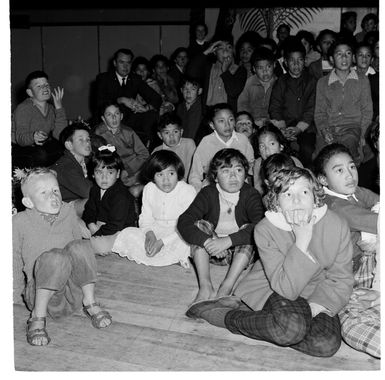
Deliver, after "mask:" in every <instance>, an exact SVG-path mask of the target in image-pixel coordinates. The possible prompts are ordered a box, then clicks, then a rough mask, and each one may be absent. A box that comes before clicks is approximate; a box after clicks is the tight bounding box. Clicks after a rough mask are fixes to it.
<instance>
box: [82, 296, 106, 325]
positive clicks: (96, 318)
mask: <svg viewBox="0 0 385 380" xmlns="http://www.w3.org/2000/svg"><path fill="white" fill-rule="evenodd" d="M94 306H99V307H102V306H101V305H100V303H98V302H94V303H91V304H90V305H87V306H86V305H84V306H83V311H84V314H85V315H86V316H87V317H88V318H90V319H91V323H92V326H94V327H95V328H96V329H102V328H104V327H108V326H109V325H110V324H111V323H112V317H111V315H110V313H109V312H108V311H106V310H100V311H99V312H98V313H95V314H92V315H91V314H90V312H89V311H88V309H90V308H91V307H94ZM105 319H108V320H109V321H110V323H109V324H108V325H107V326H101V322H102V321H103V320H105Z"/></svg>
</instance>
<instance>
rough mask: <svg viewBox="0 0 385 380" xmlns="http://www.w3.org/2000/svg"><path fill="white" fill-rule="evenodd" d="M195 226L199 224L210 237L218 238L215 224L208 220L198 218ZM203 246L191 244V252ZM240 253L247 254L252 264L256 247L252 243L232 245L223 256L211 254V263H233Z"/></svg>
mask: <svg viewBox="0 0 385 380" xmlns="http://www.w3.org/2000/svg"><path fill="white" fill-rule="evenodd" d="M194 225H195V226H197V227H198V228H199V229H200V230H201V231H203V232H204V233H206V234H207V235H208V236H209V237H211V238H213V239H217V238H218V235H217V233H216V232H215V229H214V226H213V224H212V223H210V222H208V221H207V220H204V219H200V220H197V221H196V222H195V223H194ZM246 226H247V225H246V224H245V225H243V226H242V227H241V229H242V228H245V227H246ZM196 248H201V247H198V246H196V245H192V246H191V252H192V253H193V251H194V249H196ZM239 254H243V255H246V256H247V257H248V259H249V262H248V265H247V266H249V265H250V264H252V263H253V262H254V247H253V246H252V245H250V244H244V245H237V246H235V247H231V248H228V249H227V254H226V256H225V257H223V258H218V257H215V256H210V263H211V264H215V265H231V263H232V261H233V258H234V257H235V256H237V255H239Z"/></svg>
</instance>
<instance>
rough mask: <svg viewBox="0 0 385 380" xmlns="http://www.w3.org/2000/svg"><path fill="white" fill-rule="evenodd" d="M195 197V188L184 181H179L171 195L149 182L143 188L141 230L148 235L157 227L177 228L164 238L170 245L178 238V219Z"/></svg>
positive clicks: (140, 217)
mask: <svg viewBox="0 0 385 380" xmlns="http://www.w3.org/2000/svg"><path fill="white" fill-rule="evenodd" d="M195 195H196V191H195V189H194V188H193V186H191V185H189V184H187V183H186V182H184V181H179V182H178V183H177V185H176V186H175V188H174V189H173V190H172V191H171V192H169V193H165V192H164V191H162V190H160V189H159V188H158V187H157V186H156V185H155V183H153V182H149V183H148V184H147V185H146V186H144V188H143V196H142V212H141V214H140V215H139V228H141V229H142V230H143V232H144V233H147V232H148V231H151V230H153V229H154V226H155V225H161V226H167V227H168V226H170V227H171V226H173V227H175V228H174V230H173V232H172V233H171V234H170V235H168V236H166V237H162V240H163V243H164V244H165V245H166V244H168V243H169V242H171V241H172V240H173V239H175V238H177V235H178V234H177V232H176V224H177V221H178V218H179V216H180V215H181V214H182V213H183V212H184V211H186V210H187V208H188V207H189V206H190V204H191V202H192V201H193V200H194V198H195Z"/></svg>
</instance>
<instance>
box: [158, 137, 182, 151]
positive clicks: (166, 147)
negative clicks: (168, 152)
mask: <svg viewBox="0 0 385 380" xmlns="http://www.w3.org/2000/svg"><path fill="white" fill-rule="evenodd" d="M181 142H182V137H181V138H180V140H179V142H178V144H176V145H174V146H173V147H170V146H168V145H166V144H165V143H163V144H162V146H163V149H172V148H175V147H177V146H179V145H180V144H181Z"/></svg>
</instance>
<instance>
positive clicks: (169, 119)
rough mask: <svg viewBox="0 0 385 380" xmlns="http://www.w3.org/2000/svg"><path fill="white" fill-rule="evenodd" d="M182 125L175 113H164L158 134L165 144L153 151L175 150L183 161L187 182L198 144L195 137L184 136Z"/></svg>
mask: <svg viewBox="0 0 385 380" xmlns="http://www.w3.org/2000/svg"><path fill="white" fill-rule="evenodd" d="M182 126H183V124H182V122H181V120H180V118H179V117H178V116H177V115H175V114H174V113H166V114H164V115H162V116H161V118H160V121H159V125H158V136H159V138H160V139H161V140H162V141H163V144H162V145H159V146H157V147H156V148H155V149H154V150H153V152H152V153H154V152H157V151H158V150H162V149H165V150H171V151H173V152H175V153H176V154H177V155H178V156H179V158H180V159H181V160H182V162H183V165H184V169H185V174H184V180H185V181H186V182H187V178H188V175H189V173H190V167H191V161H192V157H193V155H194V152H195V148H196V146H195V142H194V140H193V139H191V138H188V137H182V135H183V133H184V128H182Z"/></svg>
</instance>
